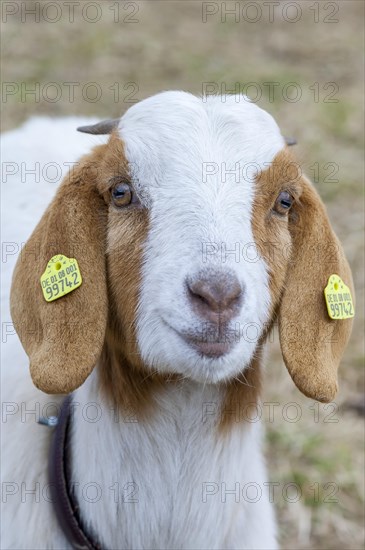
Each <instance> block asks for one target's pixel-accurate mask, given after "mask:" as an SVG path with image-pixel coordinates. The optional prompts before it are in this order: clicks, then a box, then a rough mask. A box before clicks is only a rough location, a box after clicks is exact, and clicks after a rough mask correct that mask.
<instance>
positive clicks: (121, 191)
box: [112, 183, 133, 208]
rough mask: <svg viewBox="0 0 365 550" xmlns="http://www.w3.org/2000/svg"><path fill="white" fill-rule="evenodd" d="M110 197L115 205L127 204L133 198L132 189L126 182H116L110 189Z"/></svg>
mask: <svg viewBox="0 0 365 550" xmlns="http://www.w3.org/2000/svg"><path fill="white" fill-rule="evenodd" d="M112 199H113V203H114V205H115V206H117V207H119V208H121V207H123V206H128V205H129V204H130V203H131V202H132V199H133V193H132V189H131V188H130V185H128V183H117V184H116V185H115V186H114V187H113V189H112Z"/></svg>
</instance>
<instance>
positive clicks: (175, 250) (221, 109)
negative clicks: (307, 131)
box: [119, 92, 284, 382]
mask: <svg viewBox="0 0 365 550" xmlns="http://www.w3.org/2000/svg"><path fill="white" fill-rule="evenodd" d="M240 99H241V100H240V101H239V102H237V98H236V97H235V96H226V97H223V98H222V97H212V96H210V97H208V98H206V100H205V101H203V100H202V99H200V98H197V97H195V96H193V95H190V94H186V93H183V92H165V93H163V94H158V95H156V96H154V97H151V98H149V99H147V100H145V101H143V102H141V103H139V104H136V105H135V106H133V107H132V108H131V109H129V110H128V111H127V113H126V114H125V115H124V116H123V117H122V119H121V122H120V126H119V128H120V135H121V137H122V138H123V140H124V142H125V144H126V156H127V159H128V161H129V162H130V164H131V166H132V173H133V180H134V181H135V182H137V188H138V190H139V192H140V194H141V197H142V200H143V201H144V202H145V203H146V204H148V207H149V211H150V229H149V234H148V239H147V243H146V247H145V257H144V263H143V281H142V290H141V298H140V304H139V320H138V340H139V346H140V349H141V352H142V356H143V358H144V360H145V362H146V363H147V364H148V365H150V367H151V368H153V369H156V370H158V371H162V372H163V371H171V370H172V371H173V372H178V373H181V374H182V375H185V376H188V377H189V378H192V379H194V380H197V381H200V382H217V381H220V380H224V379H226V380H227V379H230V378H232V376H236V375H237V374H238V373H239V372H240V371H241V370H242V368H243V366H245V365H247V364H248V363H249V362H250V360H251V358H252V355H253V353H254V351H255V348H256V345H257V341H258V339H259V337H260V336H261V334H262V332H263V330H264V328H265V323H266V322H267V321H269V319H268V315H269V305H270V304H269V302H270V293H269V288H268V275H267V270H266V266H265V263H264V261H263V260H262V259H260V258H259V257H258V251H257V249H256V246H255V242H254V238H253V234H252V229H251V214H252V201H253V195H254V176H255V174H256V173H257V172H258V170H260V169H267V168H268V167H269V166H270V163H271V162H272V160H273V159H274V157H275V156H276V154H277V153H278V152H279V151H280V150H281V149H282V148H283V147H284V140H283V137H282V136H281V134H280V131H279V128H278V126H277V125H276V123H275V121H274V120H273V118H272V117H271V116H270V115H269V114H268V113H266V112H265V111H263V110H262V109H260V108H259V107H257V106H256V105H255V104H253V103H250V102H249V100H248V99H247V98H245V97H241V98H240ZM206 163H214V165H213V164H212V165H211V168H209V170H211V169H212V170H213V171H214V172H215V173H214V174H212V175H205V173H204V171H205V172H206V171H207V164H206ZM232 171H233V172H234V173H232ZM207 246H208V247H211V246H216V247H217V248H218V250H217V252H216V253H215V254H209V255H207V254H205V253H204V250H205V248H204V247H207ZM222 249H223V250H226V251H227V253H226V254H225V253H223V258H222ZM234 250H235V251H238V255H237V254H232V253H231V254H229V253H228V251H234ZM209 268H214V269H218V270H220V271H221V272H224V273H227V272H230V273H232V274H234V275H236V276H237V277H238V280H239V282H240V283H241V286H242V287H243V288H245V294H244V300H243V304H242V308H241V311H240V314H239V315H238V316H237V317H235V318H234V319H233V320H232V321H231V322H230V326H229V330H230V331H231V333H233V334H235V341H236V342H235V343H236V345H234V346H233V347H232V349H231V351H230V352H229V353H227V354H226V355H224V356H222V357H219V358H207V357H201V356H200V355H199V354H198V352H197V351H195V350H194V349H192V348H191V347H190V346H189V345H188V344H187V343H186V342H185V341H184V340H183V339H182V338H181V336H180V335H179V334H178V333H181V332H182V331H187V330H192V329H194V330H195V331H196V332H198V333H200V334H201V333H204V323H202V322H201V320H200V319H199V317H198V316H197V315H196V314H194V313H193V311H192V309H191V307H190V304H189V301H188V298H187V296H186V291H185V286H184V282H185V280H186V278H187V277H191V276H192V277H194V276H196V275H197V274H198V273H199V272H201V271H202V270H206V269H209ZM250 329H251V335H248V334H247V332H248V331H249V330H250ZM252 333H255V337H252Z"/></svg>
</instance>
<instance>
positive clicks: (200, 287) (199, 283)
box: [186, 271, 242, 321]
mask: <svg viewBox="0 0 365 550" xmlns="http://www.w3.org/2000/svg"><path fill="white" fill-rule="evenodd" d="M186 282H187V288H188V294H189V299H190V301H191V303H192V305H193V307H194V309H195V310H196V312H197V313H198V314H199V315H200V316H202V317H205V318H208V320H210V321H216V320H217V319H218V318H219V319H220V320H221V321H229V320H230V319H231V318H232V317H234V316H235V315H237V313H238V311H239V309H240V306H241V303H242V287H241V285H240V283H239V281H238V279H237V277H236V276H235V275H233V274H232V273H229V272H228V273H220V272H218V273H217V272H213V273H212V272H209V271H208V272H205V273H201V274H199V275H198V277H196V278H195V277H194V278H192V279H187V281H186Z"/></svg>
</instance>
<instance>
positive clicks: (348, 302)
mask: <svg viewBox="0 0 365 550" xmlns="http://www.w3.org/2000/svg"><path fill="white" fill-rule="evenodd" d="M324 297H325V299H326V304H327V311H328V315H329V316H330V317H331V319H349V318H350V317H354V315H355V311H354V304H353V303H352V296H351V292H350V289H349V287H348V286H346V285H345V283H344V282H343V280H342V279H341V277H339V276H338V275H336V274H335V273H333V274H332V275H331V276H330V278H329V279H328V283H327V286H326V288H325V289H324Z"/></svg>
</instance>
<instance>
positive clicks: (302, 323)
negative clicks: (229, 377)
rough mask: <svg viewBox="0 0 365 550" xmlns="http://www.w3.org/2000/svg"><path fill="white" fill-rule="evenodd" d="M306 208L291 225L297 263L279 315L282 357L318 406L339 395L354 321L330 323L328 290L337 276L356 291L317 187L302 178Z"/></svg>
mask: <svg viewBox="0 0 365 550" xmlns="http://www.w3.org/2000/svg"><path fill="white" fill-rule="evenodd" d="M301 183H302V185H303V193H302V195H301V197H300V204H299V205H298V208H297V210H296V211H295V212H293V216H292V219H291V222H290V227H291V235H292V241H293V249H292V257H291V263H290V265H289V269H288V273H287V280H286V287H285V291H284V294H283V297H282V301H281V306H280V311H279V333H280V343H281V349H282V354H283V357H284V361H285V364H286V366H287V368H288V371H289V373H290V375H291V377H292V379H293V381H294V383H295V384H296V386H297V387H298V388H299V390H300V391H301V392H303V393H304V394H305V395H306V396H308V397H311V398H313V399H316V400H318V401H323V402H329V401H332V399H333V398H334V396H335V395H336V392H337V389H338V384H337V368H338V365H339V362H340V359H341V356H342V353H343V351H344V349H345V346H346V344H347V341H348V339H349V336H350V333H351V327H352V319H346V320H332V319H330V317H329V315H328V313H327V308H326V303H325V299H324V288H325V287H326V285H327V282H328V279H329V276H330V275H331V274H334V273H335V274H337V275H339V276H340V277H341V278H342V280H343V281H344V283H345V284H346V285H347V286H348V287H349V288H350V289H351V293H352V296H353V298H354V292H353V282H352V276H351V271H350V267H349V265H348V263H347V261H346V258H345V255H344V252H343V250H342V247H341V245H340V243H339V241H338V239H337V237H336V235H335V234H334V232H333V230H332V228H331V225H330V222H329V220H328V217H327V214H326V210H325V207H324V205H323V203H322V201H321V199H320V197H319V195H318V194H317V192H316V191H315V190H314V188H313V187H312V185H311V184H310V183H309V182H308V181H307V180H306V179H305V178H302V180H301Z"/></svg>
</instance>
